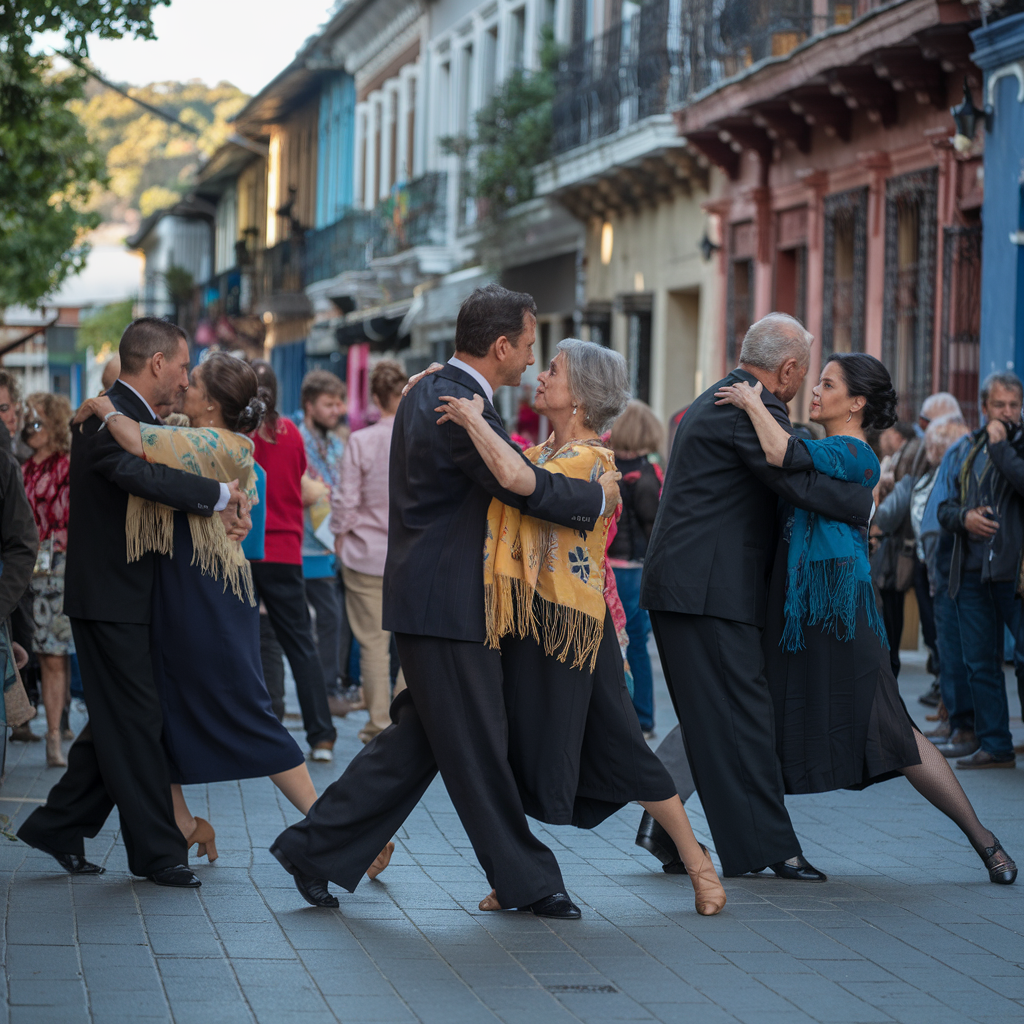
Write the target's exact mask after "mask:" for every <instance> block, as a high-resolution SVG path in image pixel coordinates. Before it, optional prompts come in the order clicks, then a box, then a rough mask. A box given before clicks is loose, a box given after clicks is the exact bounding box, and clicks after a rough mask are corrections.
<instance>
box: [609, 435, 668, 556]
mask: <svg viewBox="0 0 1024 1024" xmlns="http://www.w3.org/2000/svg"><path fill="white" fill-rule="evenodd" d="M615 468H616V469H617V470H618V471H619V472H620V473H621V474H622V480H621V481H620V482H619V492H620V493H621V495H622V514H621V516H620V517H619V529H618V532H617V533H616V534H615V538H614V540H612V543H611V546H610V547H609V548H608V557H609V558H620V559H622V560H623V561H629V562H642V561H643V560H644V555H646V554H647V542H648V541H649V540H650V539H651V530H653V529H654V517H655V516H656V515H657V514H658V500H659V498H660V497H661V481H660V480H659V479H658V473H657V470H655V468H654V466H653V465H652V464H651V462H650V460H649V459H648V458H647V457H646V456H643V455H641V456H639V457H638V458H635V459H616V461H615Z"/></svg>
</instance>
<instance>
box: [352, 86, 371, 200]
mask: <svg viewBox="0 0 1024 1024" xmlns="http://www.w3.org/2000/svg"><path fill="white" fill-rule="evenodd" d="M368 118H369V109H368V105H367V104H366V103H357V104H356V130H355V138H354V151H355V174H354V175H353V176H352V197H353V205H355V206H356V207H357V208H359V209H365V208H366V154H367V151H368V149H369V146H368V144H367V135H368V132H367V120H368Z"/></svg>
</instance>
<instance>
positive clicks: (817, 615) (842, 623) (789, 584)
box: [781, 436, 886, 651]
mask: <svg viewBox="0 0 1024 1024" xmlns="http://www.w3.org/2000/svg"><path fill="white" fill-rule="evenodd" d="M803 443H804V444H806V445H807V450H808V451H809V452H810V455H811V460H812V461H813V462H814V468H815V469H817V470H818V472H819V473H824V474H825V475H826V476H830V477H832V478H833V479H835V480H850V481H855V482H857V483H860V484H862V485H863V486H864V487H874V486H875V484H876V483H877V482H878V474H879V465H878V459H877V458H876V457H875V453H874V452H873V451H872V450H871V449H870V448H869V447H868V446H867V445H866V444H865V443H864V442H863V441H859V440H857V439H856V438H853V437H841V436H836V437H828V438H825V440H824V441H804V442H803ZM861 609H863V611H864V612H865V614H866V615H867V619H868V624H869V625H870V626H871V628H872V629H873V630H874V631H875V632H876V633H877V634H878V636H879V637H880V638H881V640H882V642H883V643H886V638H885V626H884V625H883V623H882V617H881V616H880V615H879V614H878V606H877V605H876V603H875V591H874V587H873V585H872V583H871V566H870V564H869V563H868V548H867V542H866V540H865V538H864V536H863V535H862V534H861V532H860V531H859V530H856V529H854V527H852V526H848V525H847V524H846V523H840V522H837V521H836V520H835V519H826V518H824V517H823V516H819V515H817V514H816V513H814V512H806V511H804V510H803V509H799V508H798V509H796V511H795V512H794V513H793V517H792V519H791V520H790V542H789V562H788V566H787V576H786V608H785V614H786V626H785V629H784V630H783V633H782V641H781V643H782V646H783V647H784V648H785V649H786V650H788V651H799V650H802V649H803V648H804V624H807V625H809V626H816V625H819V624H820V625H823V626H824V628H825V630H826V631H827V632H829V633H832V634H833V635H834V636H835V637H837V638H838V639H840V640H852V639H853V637H854V633H855V631H856V626H857V614H858V612H859V611H860V610H861Z"/></svg>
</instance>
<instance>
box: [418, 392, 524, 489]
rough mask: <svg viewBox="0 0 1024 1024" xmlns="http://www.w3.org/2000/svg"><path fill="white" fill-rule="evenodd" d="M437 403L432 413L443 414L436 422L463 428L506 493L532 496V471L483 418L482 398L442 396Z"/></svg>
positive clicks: (476, 396)
mask: <svg viewBox="0 0 1024 1024" xmlns="http://www.w3.org/2000/svg"><path fill="white" fill-rule="evenodd" d="M440 400H441V401H442V402H444V403H445V404H444V405H441V406H438V407H437V408H436V409H435V410H434V412H440V413H443V414H444V415H443V416H442V417H441V418H440V419H439V420H438V421H437V422H438V424H441V423H444V422H446V421H447V420H451V422H452V423H455V424H457V425H458V426H460V427H464V428H465V430H466V433H467V434H469V439H470V440H471V441H472V442H473V447H474V448H476V450H477V451H478V452H479V453H480V458H482V459H483V460H484V463H485V464H486V466H487V468H488V469H489V470H490V471H491V472H492V473H493V474H494V478H495V479H496V480H497V481H498V483H499V484H500V485H501V486H502V487H504V488H505V490H506V491H511V492H512V493H513V494H522V495H524V496H529V495H531V494H533V492H534V490H535V489H536V487H537V478H536V476H535V475H534V471H533V470H532V469H531V467H530V465H529V463H528V462H527V461H526V460H525V459H524V458H523V457H522V456H521V455H518V454H516V452H515V451H514V450H513V449H512V447H511V445H509V443H508V442H507V441H505V440H504V439H503V438H502V437H501V436H500V435H499V434H498V433H496V432H495V430H494V428H493V427H491V425H490V424H489V423H488V422H487V421H486V420H485V419H484V400H483V397H482V396H480V395H475V396H474V397H473V399H472V400H470V399H468V398H452V397H450V396H447V395H442V396H441V399H440Z"/></svg>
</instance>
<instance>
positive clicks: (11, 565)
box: [0, 450, 39, 622]
mask: <svg viewBox="0 0 1024 1024" xmlns="http://www.w3.org/2000/svg"><path fill="white" fill-rule="evenodd" d="M38 550H39V533H38V531H37V530H36V523H35V520H34V519H33V518H32V509H31V507H30V506H29V503H28V498H27V497H26V496H25V484H24V482H23V481H22V478H21V469H20V468H19V466H18V462H17V460H16V459H15V458H14V456H13V455H12V454H11V453H10V452H8V451H6V450H4V451H0V560H2V562H3V571H2V572H0V622H3V621H4V620H5V619H6V618H7V616H8V615H10V614H11V612H12V611H14V609H15V607H16V606H17V604H18V602H19V601H20V600H21V598H22V595H23V594H24V593H25V590H26V589H27V588H28V584H29V580H31V579H32V570H33V568H34V567H35V564H36V552H37V551H38Z"/></svg>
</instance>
